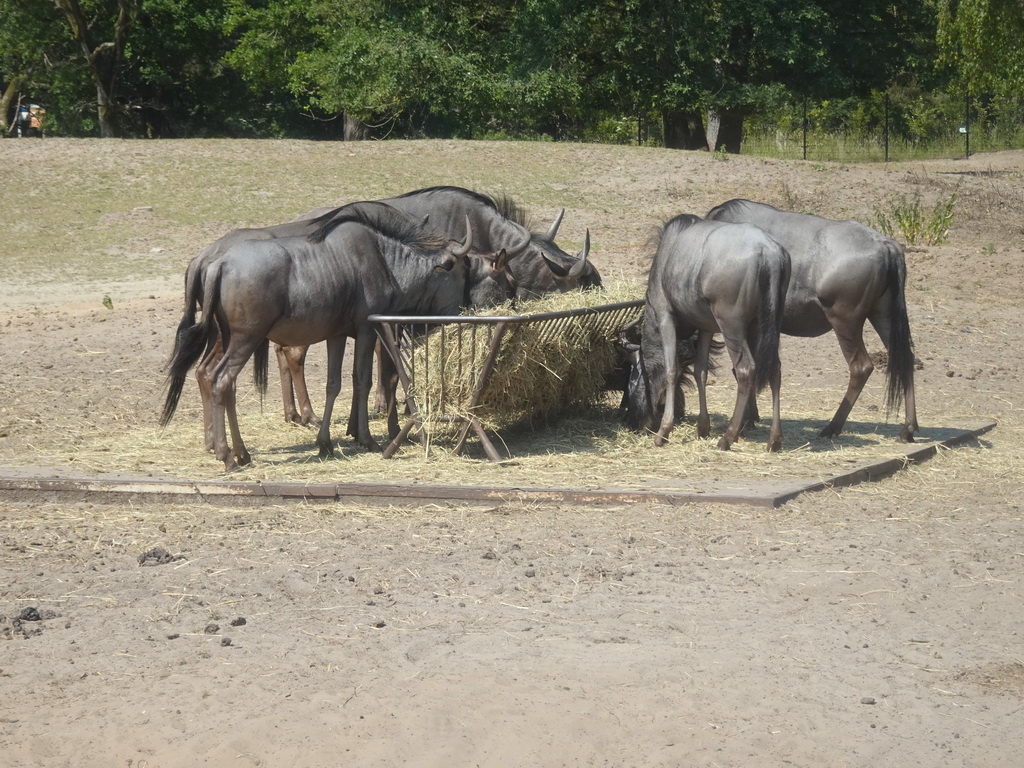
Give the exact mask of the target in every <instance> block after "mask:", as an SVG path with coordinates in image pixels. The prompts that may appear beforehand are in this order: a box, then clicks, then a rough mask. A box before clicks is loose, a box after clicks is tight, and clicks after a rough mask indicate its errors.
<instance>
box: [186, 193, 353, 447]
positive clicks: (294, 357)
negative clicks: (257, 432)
mask: <svg viewBox="0 0 1024 768" xmlns="http://www.w3.org/2000/svg"><path fill="white" fill-rule="evenodd" d="M336 210H338V209H337V208H325V209H322V210H320V211H318V214H317V215H316V216H309V217H300V218H298V219H295V220H294V221H289V222H286V223H284V224H275V225H273V226H269V227H245V228H241V229H233V230H231V231H230V232H228V233H227V234H226V235H223V236H222V237H220V238H218V239H217V240H216V241H214V242H213V243H211V244H210V245H209V246H207V247H206V248H205V249H203V251H202V252H200V253H199V255H198V256H196V257H195V258H194V259H192V261H191V262H190V263H189V265H188V269H187V270H186V271H185V285H186V292H185V295H186V301H187V300H188V290H187V286H188V285H190V284H191V281H192V279H193V274H194V273H195V272H196V271H197V270H205V269H206V268H207V267H208V266H209V265H210V264H212V263H213V262H215V261H216V260H217V259H219V258H220V257H221V256H223V255H224V253H225V252H226V251H227V250H228V249H229V248H230V247H231V246H233V245H235V244H236V243H240V242H243V241H246V240H275V239H278V238H282V237H308V236H309V235H311V234H313V233H314V232H316V231H317V230H318V229H319V228H320V227H321V226H322V222H321V221H320V219H322V218H323V217H324V216H325V215H327V214H331V213H333V212H334V211H336ZM275 347H277V345H275ZM277 349H278V366H279V367H280V368H281V370H282V374H283V373H284V372H285V371H287V365H288V362H292V363H293V364H296V365H299V366H300V367H301V366H302V364H303V363H304V362H305V358H306V350H307V349H308V347H298V348H296V350H295V352H294V353H292V354H291V355H287V356H286V355H282V352H281V348H280V347H277ZM293 385H294V389H293ZM281 389H282V393H281V394H282V400H283V402H284V418H285V421H291V422H294V423H296V424H308V425H313V426H319V425H320V419H319V418H318V417H317V415H316V414H315V413H314V412H313V407H312V405H311V404H310V400H309V393H308V392H307V390H306V380H305V378H302V377H300V378H297V379H294V381H293V380H292V378H291V377H287V376H285V375H282V377H281ZM296 399H298V406H299V407H298V408H296ZM203 402H204V404H207V402H208V401H207V399H206V398H204V400H203ZM207 416H208V415H207ZM207 421H209V419H208V418H207ZM212 438H213V436H212V433H209V431H208V433H207V446H206V447H207V449H208V450H212V449H213V444H212V442H211V441H212Z"/></svg>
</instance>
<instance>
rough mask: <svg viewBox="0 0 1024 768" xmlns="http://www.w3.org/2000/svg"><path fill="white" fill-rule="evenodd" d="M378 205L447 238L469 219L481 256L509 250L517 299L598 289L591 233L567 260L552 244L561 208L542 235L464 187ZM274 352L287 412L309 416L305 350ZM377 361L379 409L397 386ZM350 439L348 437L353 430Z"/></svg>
mask: <svg viewBox="0 0 1024 768" xmlns="http://www.w3.org/2000/svg"><path fill="white" fill-rule="evenodd" d="M381 202H384V203H386V204H388V205H391V206H393V207H395V208H397V209H399V210H401V211H405V212H406V213H407V214H409V215H410V216H413V217H414V218H416V219H421V220H424V221H426V224H427V226H428V227H430V228H432V229H434V230H436V231H437V232H439V233H444V234H447V235H448V236H449V237H452V236H457V234H458V233H459V232H460V231H461V228H462V227H463V226H464V223H463V222H464V221H465V219H466V217H467V216H468V217H469V220H470V224H471V226H472V228H473V243H474V246H475V247H476V248H477V249H478V250H479V251H482V252H499V251H501V250H502V249H506V250H507V252H508V255H509V258H510V261H509V268H510V270H511V272H512V276H513V278H514V279H515V283H516V297H517V298H533V297H537V296H540V295H542V294H546V293H564V292H566V291H572V290H576V289H587V288H596V287H600V285H601V275H600V273H599V272H598V271H597V269H596V268H595V267H594V266H593V264H591V263H590V262H589V261H588V260H587V256H588V255H589V252H590V232H589V231H587V233H586V235H585V238H584V245H583V250H582V251H581V252H580V253H579V254H577V256H576V257H573V256H571V255H569V254H568V253H566V252H565V251H563V250H562V249H561V248H559V247H558V245H557V244H556V243H555V236H556V235H557V234H558V228H559V226H560V225H561V222H562V216H563V214H564V213H565V210H564V209H562V210H561V211H560V212H559V214H558V215H557V217H556V218H555V220H554V222H553V223H552V224H551V226H550V228H549V229H548V230H547V232H545V233H543V234H540V233H536V232H533V231H532V230H531V229H530V227H529V223H530V222H529V218H530V217H529V215H528V214H527V212H526V211H525V210H524V209H523V208H522V207H521V206H519V205H518V204H517V203H516V202H515V201H514V200H513V199H512V198H510V197H507V196H500V197H497V198H492V197H488V196H487V195H483V194H480V193H478V192H474V191H472V190H469V189H464V188H462V187H452V186H438V187H427V188H424V189H419V190H415V191H413V192H408V193H406V194H404V195H398V196H397V197H389V198H385V199H384V200H382V201H381ZM329 211H330V209H328V208H318V209H315V210H313V211H310V212H309V213H307V214H304V216H303V217H302V218H305V217H316V216H319V215H322V214H324V213H326V212H329ZM524 241H525V242H524ZM513 256H514V257H515V258H514V259H513V258H512V257H513ZM475 306H478V307H481V306H483V305H479V304H477V305H475ZM276 350H277V355H278V362H279V365H280V370H281V381H282V390H283V395H284V397H285V399H286V406H285V410H286V413H287V412H292V413H294V412H296V411H297V410H298V411H300V412H302V413H307V412H311V411H312V409H311V407H310V406H309V405H308V400H307V401H306V402H305V403H303V401H302V399H301V395H302V393H303V392H305V391H306V386H305V383H304V382H305V373H304V370H303V361H304V360H305V356H306V350H305V349H304V348H301V347H299V348H282V347H280V346H278V347H276ZM379 359H380V361H381V371H380V376H379V380H380V381H381V382H383V383H382V384H381V387H380V392H379V397H378V400H379V403H380V404H381V405H383V404H384V400H386V399H387V398H388V397H389V396H390V394H391V393H393V392H394V389H395V383H394V372H393V370H391V368H390V361H389V360H387V358H386V355H382V356H380V357H379ZM289 380H291V381H294V382H295V392H296V395H297V396H298V397H299V407H298V409H296V407H295V405H291V408H290V410H289V406H288V403H289V402H290V401H291V397H290V393H291V388H290V385H288V384H286V382H287V381H289ZM389 411H390V407H389ZM389 421H390V423H391V426H392V428H393V429H397V427H395V424H397V421H396V420H395V419H394V418H393V414H391V415H390V416H389ZM389 431H391V430H389ZM349 434H352V430H351V428H350V430H349Z"/></svg>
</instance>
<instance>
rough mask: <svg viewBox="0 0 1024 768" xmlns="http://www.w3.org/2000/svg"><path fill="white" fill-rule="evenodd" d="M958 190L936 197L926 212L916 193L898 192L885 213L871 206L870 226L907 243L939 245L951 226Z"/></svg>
mask: <svg viewBox="0 0 1024 768" xmlns="http://www.w3.org/2000/svg"><path fill="white" fill-rule="evenodd" d="M958 191H959V190H958V189H954V190H953V192H952V193H951V194H950V196H949V197H947V198H940V199H938V200H937V201H936V202H935V205H934V206H933V207H932V210H931V212H930V213H926V212H925V210H924V207H923V205H922V203H921V193H920V192H915V193H914V194H913V195H911V196H909V197H907V196H906V195H901V196H900V197H898V198H896V199H895V200H893V201H891V202H890V204H889V212H888V213H887V212H886V211H884V210H882V209H881V208H876V209H875V222H874V226H875V228H876V229H877V230H878V231H879V232H881V233H882V234H884V235H886V236H887V237H892V238H901V239H902V240H903V241H904V242H906V243H907V244H908V245H916V244H917V243H925V244H926V245H942V244H943V243H944V242H946V238H947V237H948V236H949V230H950V227H952V226H953V216H954V212H955V209H956V199H957V193H958Z"/></svg>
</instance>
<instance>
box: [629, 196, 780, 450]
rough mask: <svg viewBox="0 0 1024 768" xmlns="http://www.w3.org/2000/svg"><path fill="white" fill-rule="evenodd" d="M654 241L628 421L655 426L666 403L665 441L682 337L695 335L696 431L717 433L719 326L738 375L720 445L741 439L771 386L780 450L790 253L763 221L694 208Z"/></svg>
mask: <svg viewBox="0 0 1024 768" xmlns="http://www.w3.org/2000/svg"><path fill="white" fill-rule="evenodd" d="M657 242H658V249H657V252H656V253H655V255H654V261H653V263H652V265H651V272H650V276H649V277H648V281H647V308H646V309H645V311H644V328H643V336H642V339H641V342H640V355H639V359H638V363H639V364H638V365H637V366H636V368H635V370H634V376H633V377H632V378H631V379H630V385H629V393H628V394H629V405H628V407H629V421H628V423H629V424H630V425H631V426H634V427H635V428H641V429H648V430H651V429H653V427H654V423H655V420H656V419H657V416H658V409H659V408H660V409H661V423H660V425H659V426H658V430H657V433H656V434H655V438H654V443H655V445H662V444H663V443H664V442H665V440H666V438H667V437H668V434H669V432H670V431H671V429H672V425H673V422H674V421H675V416H676V408H675V392H676V383H677V382H678V380H679V375H680V362H681V361H680V360H679V354H678V349H679V347H678V342H679V340H682V339H688V338H690V337H691V336H692V335H693V334H696V359H695V361H694V376H695V378H696V383H697V394H698V397H699V402H700V412H699V414H698V416H697V434H698V436H700V437H707V436H708V434H709V433H710V432H711V419H710V417H709V415H708V409H707V393H706V387H707V372H708V356H709V353H710V351H711V342H712V339H713V337H714V335H715V333H716V332H721V334H722V336H723V338H724V340H725V346H726V349H728V351H729V357H730V358H731V360H732V367H733V373H734V374H735V376H736V407H735V409H734V410H733V414H732V420H731V421H730V422H729V426H728V428H727V429H726V431H725V434H723V435H722V437H721V439H719V441H718V447H719V448H720V449H721V450H728V449H729V447H730V446H731V445H732V444H733V442H735V441H736V439H737V438H738V437H739V434H740V430H741V429H742V428H743V425H744V423H745V419H744V416H745V412H746V409H747V406H748V404H749V403H750V402H752V401H753V400H754V398H755V397H756V394H757V392H759V391H760V390H761V389H763V388H764V386H765V385H766V384H770V385H771V390H772V426H771V431H770V433H769V436H768V450H770V451H776V450H778V449H779V448H780V447H781V445H782V426H781V424H780V408H779V384H780V380H781V371H780V364H779V330H780V326H781V325H782V311H783V302H784V300H785V295H786V288H787V286H788V285H789V273H790V261H789V255H788V254H787V253H786V251H785V249H783V248H782V246H780V245H779V244H778V243H776V242H775V241H774V240H773V239H772V238H770V237H768V235H766V234H765V233H764V232H762V231H761V230H760V229H758V228H757V227H753V226H750V225H744V224H725V223H722V222H717V221H705V220H702V219H700V218H699V217H697V216H691V215H689V214H682V215H680V216H676V217H675V218H674V219H672V220H671V221H669V222H668V223H667V224H666V225H665V226H664V228H663V229H662V231H661V233H660V236H659V237H658V240H657Z"/></svg>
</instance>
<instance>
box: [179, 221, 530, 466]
mask: <svg viewBox="0 0 1024 768" xmlns="http://www.w3.org/2000/svg"><path fill="white" fill-rule="evenodd" d="M466 226H467V234H466V240H465V242H464V243H462V244H453V243H451V242H450V241H449V239H448V238H445V237H439V236H437V235H436V234H434V233H428V232H425V231H424V230H423V228H422V225H421V224H419V223H418V222H415V221H414V220H412V219H410V218H409V217H408V216H406V215H405V214H402V213H401V212H399V211H395V210H394V209H392V208H390V206H387V205H384V204H382V203H358V204H353V205H349V206H345V207H344V208H341V209H338V210H337V211H335V212H333V213H332V214H329V215H326V216H324V217H323V218H322V219H321V225H320V227H319V228H318V229H317V230H316V232H314V233H313V234H312V235H310V236H308V237H288V238H279V239H272V240H244V241H241V242H238V243H236V244H235V245H233V246H231V247H230V248H228V249H227V251H225V252H224V253H223V254H222V255H221V256H220V257H219V258H217V259H216V260H214V261H212V262H210V263H209V264H207V265H206V267H205V269H196V270H193V271H192V274H191V280H190V283H189V285H188V294H187V295H188V298H187V302H186V311H185V315H184V316H183V318H182V321H181V323H180V324H179V328H178V334H177V339H176V343H175V351H174V353H173V354H172V359H171V361H170V363H169V378H170V382H171V384H170V388H169V391H168V394H167V399H166V401H165V404H164V410H163V414H162V417H161V423H164V424H166V423H167V422H168V421H169V420H170V418H171V417H172V416H173V414H174V410H175V408H176V406H177V401H178V398H179V397H180V394H181V390H182V387H183V384H184V380H185V376H186V374H187V372H188V370H189V369H190V368H191V367H192V366H193V365H194V364H196V362H197V361H199V360H200V357H203V360H202V361H201V362H200V363H199V364H200V368H201V369H202V370H201V372H200V376H203V375H205V374H204V373H203V372H202V371H208V377H209V397H210V401H211V412H212V432H213V444H214V452H215V454H216V455H217V457H218V458H219V459H221V460H222V461H224V465H225V468H226V469H228V470H230V469H233V468H235V467H237V466H238V465H240V464H247V463H248V462H249V461H250V457H249V454H248V451H247V450H246V448H245V445H244V443H243V441H242V438H241V435H240V434H239V431H238V424H237V417H236V414H235V402H234V388H235V380H236V379H237V376H238V373H239V371H240V370H241V369H242V367H243V366H244V365H245V363H246V362H247V361H248V359H249V358H250V357H251V356H253V354H256V355H257V370H258V371H259V369H260V368H261V367H262V369H263V382H264V383H265V369H266V359H267V347H268V339H269V340H272V341H274V342H276V343H280V344H284V345H288V346H299V345H309V344H313V343H317V342H320V341H327V349H328V354H327V357H328V363H327V368H328V374H327V376H328V384H327V397H326V401H325V404H324V416H323V421H322V423H321V425H320V431H319V434H318V436H317V445H318V446H319V449H320V455H321V457H324V456H326V455H328V454H330V453H333V446H332V443H331V437H330V417H331V412H332V409H333V405H334V401H335V399H336V398H337V395H338V392H339V391H340V389H341V364H342V358H343V356H344V350H345V343H346V340H347V338H348V337H354V338H355V339H356V358H355V366H354V367H355V371H356V375H355V378H356V388H357V391H358V396H357V398H356V400H355V402H356V403H361V407H360V408H359V410H358V413H357V417H356V423H357V427H358V440H359V442H360V444H362V445H363V446H365V447H367V448H371V449H372V448H376V443H375V442H374V440H373V438H372V437H371V435H370V431H369V423H368V416H367V412H366V398H367V395H368V393H369V389H370V380H371V374H372V372H371V364H372V355H373V347H374V342H375V339H376V334H375V332H374V330H373V328H372V327H371V325H370V323H369V322H368V321H367V320H366V318H367V317H368V316H369V315H371V314H374V313H387V314H402V313H413V314H427V315H429V314H454V313H457V312H458V311H459V309H460V308H461V307H462V306H463V305H465V303H466V302H467V301H470V300H471V297H472V296H473V295H474V293H476V294H477V296H478V297H479V294H480V293H481V292H483V291H487V292H496V293H499V294H501V295H503V296H505V297H507V296H508V295H510V294H511V282H510V276H509V275H508V272H507V264H505V263H504V259H505V256H504V255H499V256H492V257H490V260H491V261H493V262H494V267H493V268H492V267H488V270H487V271H486V273H485V274H486V275H487V277H486V278H485V279H481V278H479V277H474V274H473V273H474V270H473V267H472V266H471V260H472V259H473V258H474V257H471V256H470V249H471V248H472V231H471V230H469V229H468V222H466ZM494 269H497V270H498V273H497V274H495V272H494ZM477 274H479V273H477ZM200 303H201V305H202V308H203V315H202V319H201V321H199V322H196V321H195V317H196V314H197V311H198V306H199V305H200ZM218 343H219V344H220V346H221V347H222V348H223V352H222V353H220V354H218V353H217V349H218ZM204 354H205V357H204ZM258 378H259V377H258ZM225 416H226V417H227V419H228V422H229V424H230V427H231V437H232V446H231V447H230V448H229V447H228V444H227V435H226V432H225V426H224V419H225Z"/></svg>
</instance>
